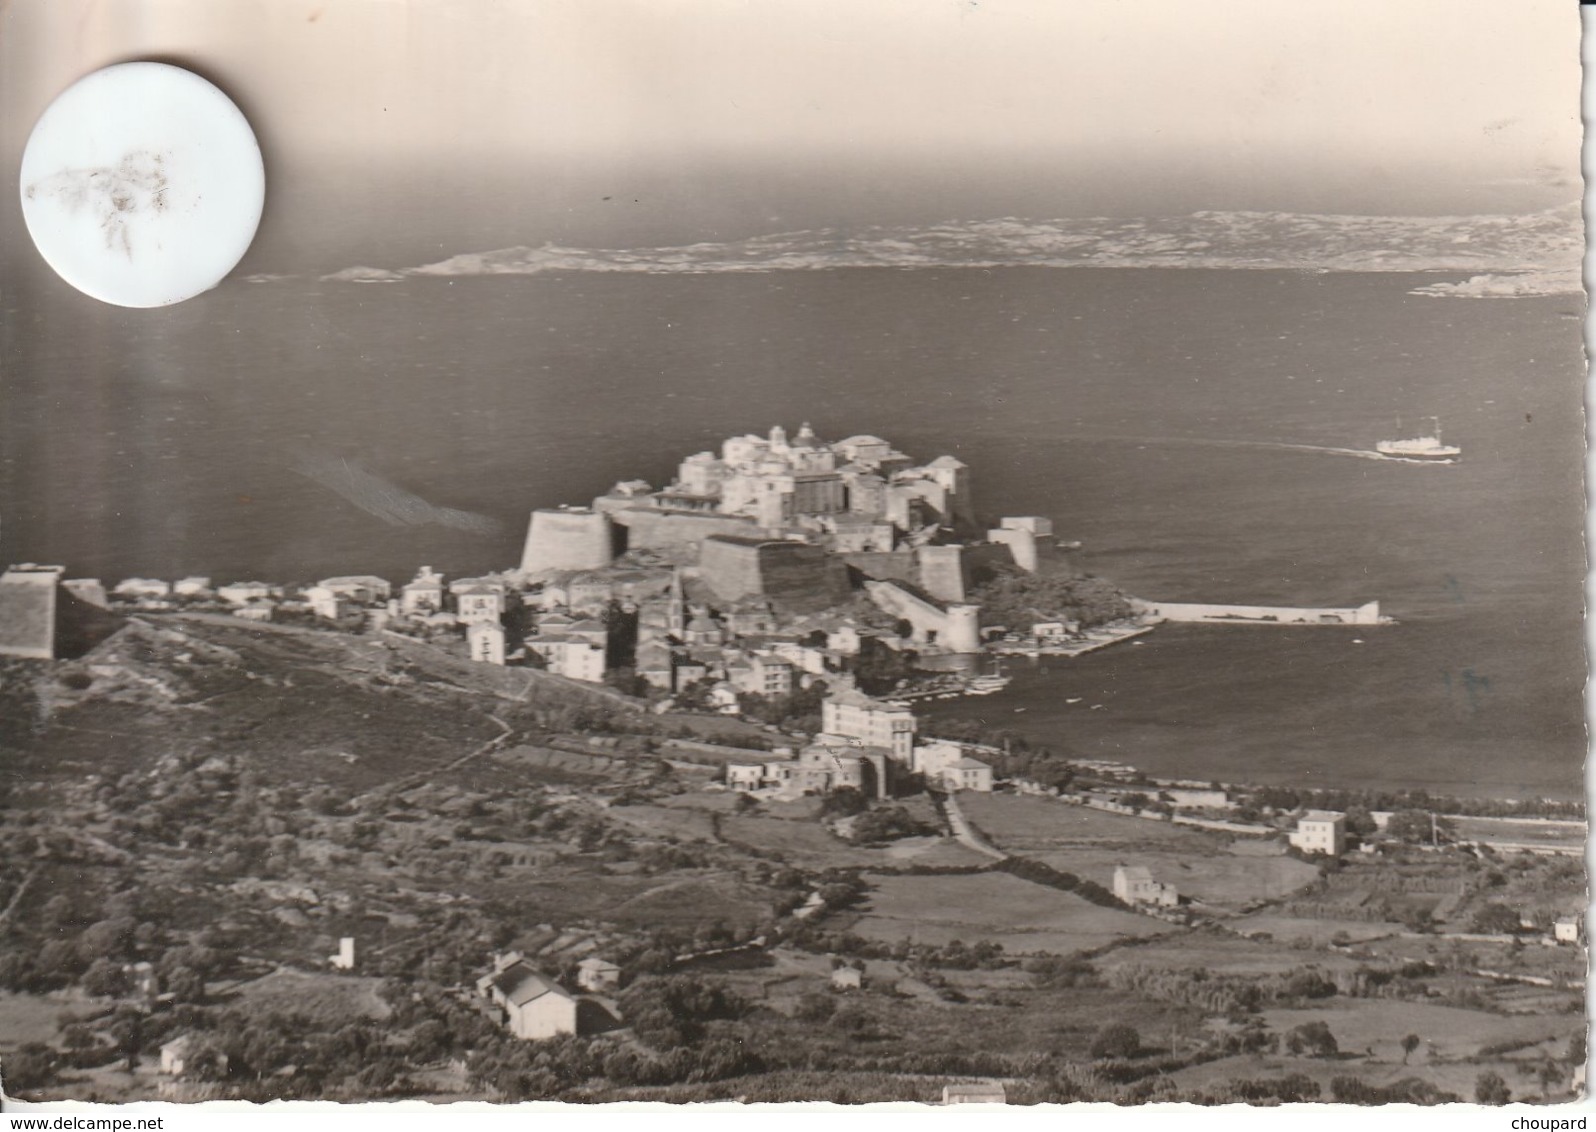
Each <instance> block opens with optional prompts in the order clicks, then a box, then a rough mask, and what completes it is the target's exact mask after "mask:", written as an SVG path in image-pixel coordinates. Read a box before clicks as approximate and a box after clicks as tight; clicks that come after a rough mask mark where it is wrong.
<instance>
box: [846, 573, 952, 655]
mask: <svg viewBox="0 0 1596 1132" xmlns="http://www.w3.org/2000/svg"><path fill="white" fill-rule="evenodd" d="M865 592H866V593H867V594H869V595H870V600H871V601H873V602H875V603H876V605H877V606H879V607H880V608H881V609H882V610H884V611H886V612H887V613H890V614H891V615H892V616H894V617H901V618H902V619H903V620H905V621H907V622H908V623H909V626H910V628H911V630H912V633H913V637H914V639H915V640H916V641H922V642H923V641H926V640H928V639H929V638H930V637H931V636H932V635H933V634H934V635H935V636H937V637H940V636H941V635H942V634H943V633H944V632H945V631H946V630H947V627H948V615H947V614H946V613H944V612H943V611H942V610H940V609H938V608H937V607H936V606H934V605H932V604H930V603H929V602H925V601H921V600H920V599H919V598H917V597H915V596H914V595H913V594H912V593H910V592H909V591H908V590H906V589H904V588H903V587H901V586H895V585H893V584H892V583H891V582H866V583H865Z"/></svg>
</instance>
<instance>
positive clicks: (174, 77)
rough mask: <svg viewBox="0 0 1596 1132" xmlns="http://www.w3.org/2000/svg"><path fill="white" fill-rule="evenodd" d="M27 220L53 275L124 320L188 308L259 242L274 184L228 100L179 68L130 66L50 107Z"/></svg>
mask: <svg viewBox="0 0 1596 1132" xmlns="http://www.w3.org/2000/svg"><path fill="white" fill-rule="evenodd" d="M21 180H22V186H21V187H22V215H23V218H24V219H25V220H26V221H27V224H28V233H29V235H31V236H32V237H33V242H34V244H35V246H37V247H38V249H39V254H40V255H42V256H43V257H44V259H45V261H46V262H47V263H49V265H50V266H51V267H53V268H54V269H55V270H56V273H57V274H58V275H60V276H61V278H62V279H65V280H66V281H67V282H68V283H70V284H72V286H74V287H76V288H77V289H78V290H80V291H82V292H83V293H84V294H87V295H92V296H93V297H94V298H96V299H100V300H102V301H104V302H107V303H114V304H116V305H117V306H123V307H160V306H166V305H168V304H170V303H180V302H182V301H183V300H184V299H190V298H193V297H194V296H195V295H198V294H199V293H200V292H202V291H208V290H210V289H211V288H212V287H214V286H216V284H218V283H220V282H221V281H222V278H223V277H224V276H226V274H227V273H228V272H229V271H231V270H232V269H233V268H234V267H235V266H236V265H237V264H238V261H239V260H240V259H242V258H243V256H244V253H245V252H246V251H247V250H249V245H250V241H252V240H253V239H254V238H255V229H256V228H257V227H258V226H259V225H260V215H261V208H262V206H263V205H264V203H265V200H266V171H265V167H264V165H263V164H262V162H261V156H260V147H259V146H258V145H257V144H256V142H255V134H254V131H252V130H251V129H250V128H249V122H247V121H246V120H245V118H244V115H243V114H242V113H241V112H240V111H239V109H238V107H237V106H234V105H233V103H232V100H231V99H229V98H228V97H227V96H226V95H225V94H223V93H222V92H221V91H219V90H217V89H216V88H215V87H214V86H212V85H211V84H210V83H208V82H206V81H205V80H204V79H202V78H200V77H199V76H198V75H196V74H194V73H193V72H191V71H185V70H183V69H182V68H181V67H172V66H168V65H167V64H165V63H119V64H117V65H116V66H114V67H106V68H105V69H104V70H100V71H95V72H94V73H93V74H91V75H87V76H85V77H84V78H82V79H80V80H78V81H77V82H76V83H74V84H72V85H71V86H70V87H68V88H67V89H66V90H65V91H63V92H62V93H61V95H60V96H59V97H57V98H56V100H55V101H54V102H52V103H51V104H50V107H49V109H47V110H46V111H45V112H44V114H43V116H41V117H40V118H39V121H38V122H37V124H35V125H34V127H33V133H32V135H30V136H29V138H28V146H27V149H26V150H24V151H23V154H22V178H21Z"/></svg>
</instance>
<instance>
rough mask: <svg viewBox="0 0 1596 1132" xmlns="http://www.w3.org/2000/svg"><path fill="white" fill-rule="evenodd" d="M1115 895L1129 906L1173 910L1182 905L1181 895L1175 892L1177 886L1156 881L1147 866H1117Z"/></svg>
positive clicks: (1115, 868)
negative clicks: (1151, 906) (1147, 905)
mask: <svg viewBox="0 0 1596 1132" xmlns="http://www.w3.org/2000/svg"><path fill="white" fill-rule="evenodd" d="M1114 895H1115V896H1117V897H1119V898H1120V899H1121V900H1123V901H1124V902H1125V903H1127V904H1155V905H1157V906H1158V907H1160V908H1173V907H1174V906H1175V905H1177V904H1179V903H1180V893H1178V892H1176V891H1175V886H1174V885H1172V884H1160V883H1159V882H1158V881H1156V880H1154V879H1153V874H1152V871H1151V870H1150V869H1148V868H1147V866H1146V865H1115V866H1114Z"/></svg>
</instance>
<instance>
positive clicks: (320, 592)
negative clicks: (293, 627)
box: [305, 585, 349, 621]
mask: <svg viewBox="0 0 1596 1132" xmlns="http://www.w3.org/2000/svg"><path fill="white" fill-rule="evenodd" d="M305 602H306V604H308V605H309V606H310V611H311V613H313V614H315V615H316V616H317V617H320V618H322V619H323V620H325V621H337V620H338V619H340V618H342V617H344V616H346V615H347V614H348V613H349V599H348V598H346V597H343V596H342V595H340V594H338V593H335V592H334V591H333V590H331V589H328V588H327V587H326V586H321V585H316V586H311V587H310V589H308V590H306V591H305Z"/></svg>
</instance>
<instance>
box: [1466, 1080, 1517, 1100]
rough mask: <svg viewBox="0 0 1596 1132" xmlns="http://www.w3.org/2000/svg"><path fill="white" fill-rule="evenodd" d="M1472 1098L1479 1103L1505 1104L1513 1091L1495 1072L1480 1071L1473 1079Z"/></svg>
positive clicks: (1511, 1096) (1511, 1097) (1510, 1098)
mask: <svg viewBox="0 0 1596 1132" xmlns="http://www.w3.org/2000/svg"><path fill="white" fill-rule="evenodd" d="M1474 1099H1475V1100H1476V1101H1477V1102H1479V1103H1480V1104H1506V1103H1507V1102H1508V1101H1510V1100H1512V1099H1513V1093H1512V1090H1510V1089H1509V1088H1508V1087H1507V1082H1506V1081H1504V1080H1502V1078H1501V1077H1500V1076H1498V1075H1497V1074H1495V1073H1481V1074H1480V1075H1479V1076H1478V1077H1476V1078H1475V1079H1474Z"/></svg>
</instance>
